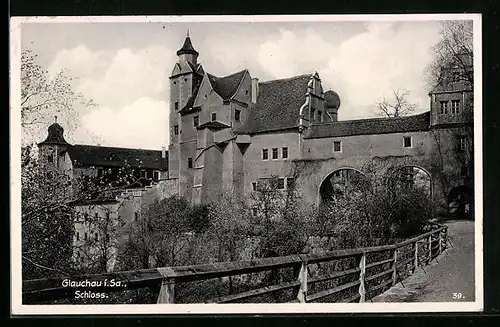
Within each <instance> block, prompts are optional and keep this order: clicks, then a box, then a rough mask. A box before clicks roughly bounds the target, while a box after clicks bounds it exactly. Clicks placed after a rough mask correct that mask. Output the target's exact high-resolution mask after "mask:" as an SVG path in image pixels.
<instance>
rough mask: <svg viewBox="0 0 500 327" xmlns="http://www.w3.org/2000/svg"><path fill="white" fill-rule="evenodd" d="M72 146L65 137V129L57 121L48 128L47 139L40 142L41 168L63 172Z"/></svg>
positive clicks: (39, 158) (39, 156) (39, 157)
mask: <svg viewBox="0 0 500 327" xmlns="http://www.w3.org/2000/svg"><path fill="white" fill-rule="evenodd" d="M69 146H71V145H70V144H69V143H68V142H66V140H65V139H64V129H63V128H62V126H61V125H59V124H58V123H57V116H56V117H55V121H54V123H53V124H52V125H50V126H49V128H48V135H47V138H46V139H45V141H43V142H40V143H38V162H39V163H40V169H43V170H45V171H53V172H55V171H57V172H61V171H62V170H64V168H65V163H66V161H67V160H66V156H67V150H68V147H69Z"/></svg>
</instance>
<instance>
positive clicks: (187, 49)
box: [177, 32, 198, 56]
mask: <svg viewBox="0 0 500 327" xmlns="http://www.w3.org/2000/svg"><path fill="white" fill-rule="evenodd" d="M185 53H187V54H194V55H198V51H196V50H195V49H194V47H193V44H192V43H191V38H190V37H189V32H188V35H187V36H186V39H185V40H184V45H183V46H182V48H180V49H179V50H178V51H177V55H178V56H180V55H181V54H185Z"/></svg>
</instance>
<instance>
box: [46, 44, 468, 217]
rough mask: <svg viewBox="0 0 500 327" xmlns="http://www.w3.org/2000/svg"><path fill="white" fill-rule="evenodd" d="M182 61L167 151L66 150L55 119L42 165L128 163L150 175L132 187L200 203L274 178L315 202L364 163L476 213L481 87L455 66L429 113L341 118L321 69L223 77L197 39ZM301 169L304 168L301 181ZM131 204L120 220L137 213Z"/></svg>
mask: <svg viewBox="0 0 500 327" xmlns="http://www.w3.org/2000/svg"><path fill="white" fill-rule="evenodd" d="M177 56H178V61H177V63H176V64H175V65H174V67H173V69H172V72H171V74H170V77H169V84H170V85H169V87H170V98H169V99H168V103H169V107H170V114H169V124H168V126H165V128H169V133H170V144H169V147H168V151H166V150H165V149H163V150H162V151H151V150H140V149H122V148H109V147H101V146H89V145H78V144H75V145H70V144H68V143H67V142H66V141H65V140H64V136H63V129H62V127H61V126H60V125H59V124H57V123H54V124H53V125H51V126H50V127H49V131H48V137H47V139H46V140H45V141H43V142H41V143H40V144H39V150H40V151H39V153H40V163H41V166H43V167H44V169H48V170H51V169H59V170H61V169H62V170H64V171H65V172H66V174H69V176H79V175H82V174H87V175H88V174H94V176H96V177H99V176H101V174H103V173H104V172H105V171H106V172H110V174H111V175H112V174H113V171H115V170H116V169H119V168H120V167H124V166H129V167H130V168H131V169H133V171H134V174H136V176H137V177H138V179H143V182H140V183H136V184H134V185H131V186H130V187H129V188H132V189H136V190H142V191H144V190H145V187H148V188H149V189H150V190H149V191H147V192H150V193H151V189H153V190H155V192H156V195H155V196H156V198H158V197H159V198H162V197H167V196H170V195H173V194H177V195H180V196H182V197H185V198H186V199H188V200H189V201H190V202H191V203H193V204H197V203H209V202H211V201H217V199H219V198H220V196H221V195H222V193H223V192H230V193H232V194H235V195H238V196H242V197H245V196H248V195H249V194H251V193H252V192H253V191H255V190H256V189H257V188H258V185H259V183H260V182H261V181H265V180H269V179H270V178H276V177H277V178H278V187H279V188H283V189H286V188H289V187H290V186H291V185H292V183H293V185H294V186H295V187H296V189H297V191H298V192H300V194H301V195H302V197H303V198H304V200H305V201H307V202H309V203H313V204H319V203H321V202H322V200H323V199H324V198H325V197H328V196H329V195H330V193H331V192H332V189H333V187H332V185H333V184H334V182H333V180H335V179H339V178H340V179H342V178H345V177H346V176H348V175H349V174H347V173H345V172H346V171H347V172H349V171H351V172H358V173H360V174H363V175H365V176H368V175H369V174H368V171H367V169H368V168H367V167H369V166H370V165H372V166H373V164H378V165H379V166H377V168H376V170H377V173H379V174H386V173H391V171H396V170H399V169H402V170H408V169H410V170H418V171H421V172H423V173H424V174H425V176H427V178H428V182H429V184H430V185H429V189H430V193H431V196H432V197H433V198H434V199H435V200H436V201H438V202H440V203H442V204H443V206H444V207H448V208H450V205H451V204H453V203H456V202H462V206H461V207H460V210H462V211H470V208H469V207H467V205H468V204H467V203H466V202H467V201H470V198H471V194H472V190H471V188H470V181H471V179H472V174H471V171H472V165H471V162H472V160H471V158H470V154H471V153H472V151H471V146H472V138H471V135H470V134H471V133H470V131H469V129H470V121H469V120H468V119H469V118H468V117H471V113H472V107H473V91H472V85H471V82H470V81H467V80H466V79H464V78H462V77H461V76H460V74H458V68H457V67H453V66H452V67H449V68H448V69H446V70H445V72H444V74H443V79H442V80H441V81H440V83H439V85H438V86H437V87H436V88H435V89H434V90H432V92H430V93H429V111H427V112H424V113H420V114H416V115H411V116H403V117H390V118H373V119H358V120H344V121H342V120H339V119H338V117H339V110H341V108H340V104H341V99H340V96H339V95H338V94H337V93H336V92H334V91H332V90H327V91H325V90H324V89H323V86H322V81H321V78H320V76H319V74H318V73H316V72H314V73H307V74H302V75H298V76H292V77H289V78H286V79H278V80H271V81H259V79H258V78H256V77H252V76H251V74H250V72H249V71H248V70H246V69H245V70H241V71H239V72H236V73H234V74H231V75H228V76H222V77H220V76H215V75H213V74H210V73H208V72H206V71H205V70H204V68H203V67H202V65H201V64H200V63H199V62H198V57H199V53H198V51H196V50H195V48H194V46H193V44H192V42H191V38H190V36H189V35H188V36H187V37H186V39H185V41H184V44H183V45H182V47H181V48H180V49H179V50H178V51H177ZM464 60H469V64H470V69H471V70H472V61H471V60H470V58H468V57H464ZM166 110H167V109H166ZM298 166H300V167H301V169H302V170H303V171H307V173H303V174H299V175H297V174H295V173H294V169H296V167H298ZM340 172H343V173H342V174H341V173H340ZM342 176H343V177H342ZM144 181H149V182H144ZM148 183H149V184H148ZM142 191H141V192H142ZM141 192H138V193H134V194H136V195H137V197H139V198H141V196H142V194H143V193H141ZM467 199H468V200H467ZM122 200H123V198H122ZM106 201H111V202H112V204H110V205H116V203H117V201H118V202H119V201H120V199H119V197H117V198H114V199H111V200H110V199H106ZM78 205H80V206H84V205H86V204H85V203H80V204H78ZM133 207H134V208H135V209H130V210H128V211H127V213H123V215H129V216H131V217H132V218H130V219H133V217H134V216H137V210H138V209H137V208H138V206H137V205H135V206H133ZM453 210H455V211H456V210H459V209H458V207H454V208H451V209H450V212H451V211H453Z"/></svg>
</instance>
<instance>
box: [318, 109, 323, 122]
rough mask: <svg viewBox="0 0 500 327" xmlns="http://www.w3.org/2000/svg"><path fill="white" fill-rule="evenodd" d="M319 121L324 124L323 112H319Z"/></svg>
mask: <svg viewBox="0 0 500 327" xmlns="http://www.w3.org/2000/svg"><path fill="white" fill-rule="evenodd" d="M318 121H319V122H320V123H322V122H323V112H322V111H318Z"/></svg>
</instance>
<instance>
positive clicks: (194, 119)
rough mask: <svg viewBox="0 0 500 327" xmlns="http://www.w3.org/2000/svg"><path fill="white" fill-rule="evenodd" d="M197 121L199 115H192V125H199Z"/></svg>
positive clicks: (198, 120)
mask: <svg viewBox="0 0 500 327" xmlns="http://www.w3.org/2000/svg"><path fill="white" fill-rule="evenodd" d="M199 123H200V117H198V116H194V117H193V126H194V127H197V126H198V125H199Z"/></svg>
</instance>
